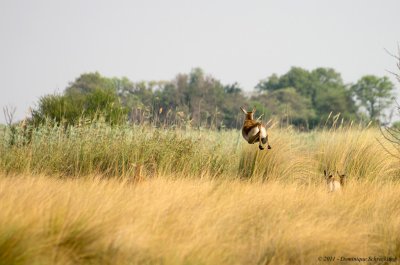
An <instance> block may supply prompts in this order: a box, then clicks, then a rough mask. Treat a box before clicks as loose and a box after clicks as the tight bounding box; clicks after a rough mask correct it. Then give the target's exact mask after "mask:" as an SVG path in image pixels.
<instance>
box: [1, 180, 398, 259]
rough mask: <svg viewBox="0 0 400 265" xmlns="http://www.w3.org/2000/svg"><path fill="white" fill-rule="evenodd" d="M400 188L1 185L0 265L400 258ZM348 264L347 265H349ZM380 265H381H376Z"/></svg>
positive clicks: (352, 184)
mask: <svg viewBox="0 0 400 265" xmlns="http://www.w3.org/2000/svg"><path fill="white" fill-rule="evenodd" d="M399 192H400V184H399V183H395V182H391V183H385V184H383V183H371V182H369V181H356V180H351V181H349V183H348V185H347V187H346V189H345V190H344V192H343V193H341V194H329V193H327V192H326V190H325V186H324V185H323V184H316V185H299V184H296V183H282V182H278V181H270V182H265V183H263V184H262V183H259V182H243V181H238V180H236V181H232V180H199V179H198V180H193V179H175V180H173V179H170V178H165V177H164V178H163V177H160V178H157V179H153V180H150V181H147V182H144V183H141V184H140V185H129V184H127V183H126V182H124V181H118V180H115V179H111V180H100V179H99V178H86V179H75V180H60V179H54V178H48V177H43V176H41V177H40V176H39V177H38V176H23V177H21V176H19V177H5V176H1V179H0V194H1V196H0V204H1V205H2V211H0V223H1V225H0V263H1V264H324V263H320V262H319V261H318V258H319V257H324V256H335V257H336V258H337V259H341V257H346V258H349V257H374V256H376V257H381V256H391V257H399V256H400V236H399V233H398V231H399V229H400V206H399V205H400V197H399V196H398V193H399ZM346 264H348V263H346ZM376 264H378V263H376Z"/></svg>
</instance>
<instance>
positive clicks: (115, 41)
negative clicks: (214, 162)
mask: <svg viewBox="0 0 400 265" xmlns="http://www.w3.org/2000/svg"><path fill="white" fill-rule="evenodd" d="M399 11H400V0H380V1H378V0H375V1H372V0H357V1H353V0H329V1H328V0H283V1H282V0H279V1H278V0H275V1H270V0H263V1H262V0H260V1H253V0H248V1H244V0H242V1H233V0H214V1H212V0H202V1H189V0H186V1H184V0H169V1H166V0H164V1H162V0H147V1H145V0H142V1H139V0H137V1H135V0H132V1H128V0H126V1H123V0H113V1H105V0H68V1H67V0H0V80H1V83H0V108H1V109H3V107H4V106H14V107H16V108H17V113H16V116H17V118H18V119H20V118H22V117H23V116H24V114H25V113H26V111H27V109H28V107H29V106H34V105H35V103H36V102H37V101H38V99H39V98H40V97H41V96H43V95H46V94H50V93H54V92H62V91H63V90H64V89H65V87H66V86H67V85H68V83H69V82H71V81H73V80H74V79H75V78H76V77H78V76H79V75H80V74H82V73H84V72H93V71H99V72H100V73H101V74H102V75H104V76H108V77H113V76H116V77H122V76H126V77H128V78H129V79H130V80H132V81H141V80H171V79H173V78H174V77H175V75H176V74H178V73H187V72H189V71H190V70H191V69H192V68H193V67H201V68H203V70H204V71H205V72H206V73H208V74H211V75H213V76H214V77H215V78H217V79H219V80H221V81H222V82H223V83H233V82H238V83H239V84H240V85H241V87H242V88H244V89H245V90H251V89H253V88H254V86H255V85H256V84H257V83H258V81H259V80H261V79H263V78H266V77H268V76H270V75H271V74H272V73H277V74H284V73H285V72H287V71H288V70H289V69H290V67H291V66H300V67H304V68H306V69H308V70H311V69H314V68H316V67H332V68H334V69H335V70H337V71H338V72H340V73H341V74H342V77H343V78H344V80H345V82H356V81H357V80H358V79H359V78H360V77H361V76H363V75H366V74H374V75H378V76H383V75H388V76H390V74H389V73H387V70H391V71H396V65H395V63H396V62H395V60H394V59H393V58H392V57H390V56H389V55H388V54H387V53H386V52H385V50H384V49H385V48H386V49H387V50H389V51H391V52H393V53H395V52H397V44H398V43H399V42H400V28H399V25H400V15H399ZM390 78H391V79H392V80H393V82H394V83H397V82H396V80H395V79H394V78H393V77H391V76H390ZM396 86H399V85H398V84H396ZM3 122H4V116H3V115H2V113H0V123H3Z"/></svg>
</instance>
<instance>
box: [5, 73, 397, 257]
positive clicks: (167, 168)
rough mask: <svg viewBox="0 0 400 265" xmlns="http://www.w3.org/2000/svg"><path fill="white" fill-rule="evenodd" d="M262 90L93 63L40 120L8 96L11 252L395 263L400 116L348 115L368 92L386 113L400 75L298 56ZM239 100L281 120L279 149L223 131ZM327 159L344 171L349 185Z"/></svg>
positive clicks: (44, 108) (275, 135)
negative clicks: (249, 91)
mask: <svg viewBox="0 0 400 265" xmlns="http://www.w3.org/2000/svg"><path fill="white" fill-rule="evenodd" d="M399 69H400V66H399ZM257 87H258V90H259V91H258V94H257V95H256V96H252V97H245V96H244V94H243V92H242V91H241V89H240V87H239V86H238V85H237V84H232V85H222V84H221V83H220V82H219V81H217V80H215V79H213V78H212V77H209V76H205V75H204V73H203V72H202V71H201V70H200V69H194V70H193V71H192V72H191V73H190V74H188V75H178V76H177V77H176V79H175V80H173V81H171V82H149V83H137V84H135V83H132V82H131V81H129V80H128V79H126V78H122V79H118V78H106V77H102V76H101V75H100V74H98V73H89V74H83V75H82V76H80V77H79V78H78V79H76V80H75V81H74V82H73V83H71V84H70V85H69V86H68V87H67V89H66V90H65V91H64V93H63V94H61V95H49V96H45V97H43V98H41V100H40V102H39V107H38V108H37V109H36V110H34V111H33V116H32V120H31V121H32V122H28V121H27V120H25V121H23V122H21V123H19V124H16V123H12V119H13V111H12V110H8V109H5V115H6V119H7V126H3V127H0V205H2V210H1V211H0V264H20V265H25V264H43V265H46V264H288V265H289V264H322V263H326V262H328V261H327V260H325V259H326V258H328V259H329V258H330V257H334V258H335V261H339V262H341V261H343V262H346V263H348V262H349V261H351V260H353V259H365V260H362V261H363V262H365V263H368V264H383V263H385V262H386V263H388V262H387V259H388V258H390V259H393V260H395V261H398V258H399V257H400V237H399V233H398V231H399V229H400V218H399V216H400V208H399V207H398V205H399V204H400V198H399V196H397V194H398V193H399V192H400V183H399V177H400V164H399V157H400V155H398V154H399V153H398V152H399V150H400V149H399V146H400V145H399V139H400V138H399V137H398V129H397V128H396V127H395V126H393V127H392V128H390V129H387V130H386V131H385V132H386V133H382V132H381V131H380V130H378V129H377V128H376V127H373V126H365V125H364V124H362V123H356V122H354V121H353V122H350V123H345V122H344V121H343V119H340V115H342V116H343V117H346V118H348V119H350V120H357V119H358V118H359V117H360V115H361V114H360V111H359V109H358V106H357V102H358V104H360V106H362V107H363V108H365V109H366V110H367V113H368V115H369V118H370V120H371V121H373V122H375V121H377V120H378V119H380V118H382V111H383V109H384V107H386V106H388V104H389V102H390V100H391V90H392V89H393V86H392V85H391V84H390V82H388V80H387V79H386V78H382V79H379V78H376V77H372V76H367V77H363V78H362V79H361V80H360V81H359V82H358V83H357V84H355V85H353V86H349V85H344V84H343V81H342V80H341V77H340V74H338V73H336V72H335V71H334V70H333V69H325V68H318V69H315V70H313V71H311V72H309V71H306V70H304V69H301V68H292V69H291V70H290V71H289V72H288V73H287V74H285V75H283V76H280V77H279V76H277V75H273V76H271V77H270V78H268V79H266V80H263V81H261V82H260V84H259V85H258V86H257ZM362 91H364V92H362ZM361 92H362V93H361ZM353 93H355V94H353ZM374 93H375V94H374ZM371 94H374V95H375V97H373V98H378V99H379V100H378V101H379V102H380V103H379V104H376V102H372V101H371V97H370V95H371ZM243 102H246V103H247V104H251V105H255V106H257V108H258V109H259V111H260V112H261V113H260V114H264V115H265V116H266V117H264V118H267V119H269V118H271V117H275V118H276V119H277V120H278V121H280V122H271V123H270V124H269V140H270V142H271V145H272V149H271V150H264V151H260V150H259V149H258V148H257V146H256V145H249V144H247V143H246V142H245V141H243V139H242V136H241V133H240V131H239V130H222V129H223V128H226V127H228V128H234V127H238V126H240V125H239V124H241V123H242V120H243V117H242V115H241V116H237V115H238V114H239V113H240V112H239V111H238V110H237V108H238V106H239V105H241V104H242V103H243ZM382 102H385V103H382ZM329 112H340V115H339V114H336V115H332V113H330V114H328V113H329ZM322 118H324V119H325V120H324V124H323V128H321V129H318V130H313V131H309V132H300V131H299V130H298V128H305V129H309V128H312V127H316V126H317V125H318V124H319V123H321V121H320V119H322ZM128 119H129V120H128ZM127 121H130V122H127ZM283 123H286V126H283ZM291 124H293V125H295V126H292V125H291ZM356 124H357V125H356ZM296 127H297V128H296ZM216 129H218V130H216ZM386 140H389V141H386ZM142 167H143V168H144V170H143V171H142V172H141V173H140V174H142V176H140V177H141V179H143V181H142V182H135V181H133V180H134V178H135V176H136V175H137V170H136V169H137V168H142ZM324 170H327V171H329V172H332V171H335V172H340V174H345V175H346V178H345V179H346V181H345V185H344V187H343V188H342V191H341V192H338V193H328V192H327V187H326V182H325V179H324V177H323V173H322V172H323V171H324ZM393 260H392V261H393Z"/></svg>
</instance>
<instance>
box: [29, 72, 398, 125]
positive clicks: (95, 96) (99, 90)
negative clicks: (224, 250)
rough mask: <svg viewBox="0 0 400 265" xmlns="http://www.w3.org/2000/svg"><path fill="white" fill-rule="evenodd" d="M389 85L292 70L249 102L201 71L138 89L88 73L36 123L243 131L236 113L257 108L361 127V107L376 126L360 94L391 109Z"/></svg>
mask: <svg viewBox="0 0 400 265" xmlns="http://www.w3.org/2000/svg"><path fill="white" fill-rule="evenodd" d="M374 78H375V79H374ZM389 83H390V82H389ZM389 83H388V80H387V78H386V77H384V78H378V77H371V76H367V77H363V78H362V79H360V81H359V82H358V83H357V84H355V85H353V86H349V85H345V84H344V83H343V80H342V78H341V75H340V74H339V73H337V72H336V71H335V70H334V69H331V68H317V69H314V70H312V71H308V70H305V69H302V68H299V67H292V68H291V69H290V70H289V71H288V72H287V73H286V74H284V75H282V76H278V75H276V74H273V75H271V76H270V77H269V78H266V79H264V80H262V81H260V82H259V83H258V85H257V86H256V91H255V92H253V93H252V96H246V94H245V93H244V92H243V90H242V88H241V87H240V86H239V85H238V84H237V83H233V84H222V83H221V82H220V81H219V80H217V79H215V78H214V77H212V76H210V75H206V74H205V73H204V72H203V70H202V69H200V68H194V69H193V70H192V71H191V72H189V73H187V74H178V75H177V76H176V77H175V78H174V79H173V80H170V81H150V82H137V83H134V82H132V81H130V80H129V79H127V78H126V77H123V78H107V77H103V76H101V75H100V74H99V73H97V72H96V73H85V74H82V75H81V76H79V77H78V78H77V79H76V80H75V81H74V82H71V83H70V84H69V85H68V87H67V88H66V89H65V91H64V92H63V93H62V94H61V95H47V96H44V97H42V98H41V99H40V100H39V104H38V107H37V109H36V110H35V111H34V112H33V120H34V121H35V122H36V123H40V122H43V121H45V120H46V119H51V120H53V121H56V122H58V123H65V124H76V123H78V122H79V121H80V120H82V119H94V118H96V117H99V116H101V117H104V118H105V120H106V121H107V122H109V123H111V124H120V123H125V122H134V123H145V122H147V123H150V124H152V125H154V126H182V125H184V126H194V127H205V128H239V127H240V126H241V124H242V120H243V117H242V114H241V113H240V111H239V107H240V106H249V107H250V106H256V108H257V116H258V115H261V114H264V120H265V119H270V118H272V117H273V118H277V119H279V120H280V121H281V122H285V123H288V124H293V125H295V126H298V127H302V128H313V127H315V126H317V125H318V124H320V123H321V120H324V119H326V118H327V117H328V115H329V114H330V113H333V114H338V113H340V114H341V115H342V117H343V118H345V119H347V120H357V119H358V118H359V117H360V115H359V114H360V113H359V108H358V105H357V104H356V101H357V102H358V103H359V105H360V106H363V107H364V108H366V110H367V112H368V113H369V116H370V118H371V119H374V118H376V115H375V114H373V113H372V114H371V111H370V110H371V107H369V106H374V107H375V105H374V103H371V100H372V99H371V98H370V97H367V96H366V95H365V94H363V93H367V92H366V91H371V92H368V93H367V94H368V95H369V94H371V93H372V95H373V96H372V97H373V98H374V97H380V100H379V107H380V109H379V111H382V110H383V109H384V108H385V107H387V106H388V104H389V103H390V99H391V90H392V89H393V85H392V86H391V85H390V84H389ZM372 84H373V85H372ZM381 87H382V88H381ZM379 91H380V92H379ZM383 91H384V92H383ZM384 103H385V104H384ZM371 104H372V105H371ZM374 109H376V107H375V108H374Z"/></svg>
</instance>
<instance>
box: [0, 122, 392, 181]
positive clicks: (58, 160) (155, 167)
mask: <svg viewBox="0 0 400 265" xmlns="http://www.w3.org/2000/svg"><path fill="white" fill-rule="evenodd" d="M270 141H271V145H272V147H273V148H272V149H271V150H264V151H259V150H258V149H257V148H255V146H254V145H248V144H247V143H246V142H245V141H243V139H242V137H241V134H240V132H239V131H235V130H234V131H220V132H218V131H210V130H161V129H155V128H148V127H141V126H119V127H117V126H114V127H110V126H108V125H106V124H104V123H101V122H94V123H91V124H88V125H84V126H80V127H68V128H67V129H65V128H61V127H57V126H50V125H44V126H42V127H39V128H37V129H35V130H34V131H33V132H32V134H31V138H30V140H29V141H27V139H26V137H25V134H24V133H23V132H22V131H21V132H19V133H17V135H13V144H10V132H9V131H7V130H4V129H3V130H2V132H1V133H0V142H1V145H0V172H3V173H5V174H10V173H11V174H13V173H24V174H47V175H52V176H53V175H57V176H74V177H79V176H86V175H88V174H99V175H103V176H117V177H129V176H131V175H132V174H133V172H134V170H135V165H137V164H141V165H144V168H145V170H144V172H146V174H147V175H149V176H154V175H158V174H161V175H179V177H191V178H203V177H211V178H229V179H238V178H240V179H252V180H255V181H268V180H281V181H289V182H290V181H301V182H303V183H310V182H313V181H319V179H320V176H321V172H323V170H324V169H327V170H338V171H341V172H343V173H346V174H347V175H348V176H349V178H357V179H365V178H368V179H371V180H372V179H379V180H382V179H396V178H398V176H399V163H398V162H399V161H398V159H397V158H396V157H394V156H391V155H390V154H389V153H388V152H387V150H385V148H386V149H389V150H393V148H394V147H393V146H392V145H389V144H386V143H387V141H386V140H385V139H384V138H383V136H382V135H381V133H380V131H379V130H378V129H375V128H366V129H361V128H351V127H339V128H337V129H332V130H328V129H325V130H322V131H318V132H311V133H299V132H296V131H294V130H292V129H272V130H271V131H270ZM382 144H384V145H386V146H385V148H384V147H383V146H382Z"/></svg>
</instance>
